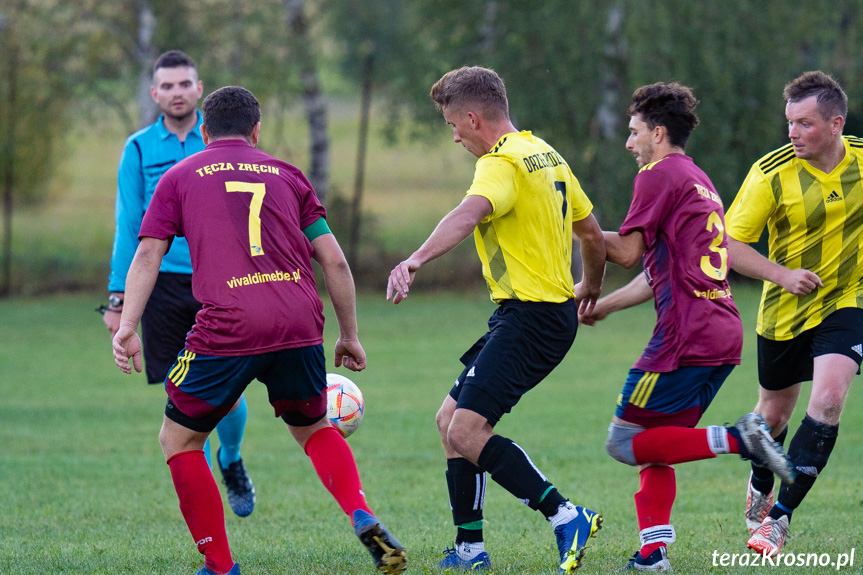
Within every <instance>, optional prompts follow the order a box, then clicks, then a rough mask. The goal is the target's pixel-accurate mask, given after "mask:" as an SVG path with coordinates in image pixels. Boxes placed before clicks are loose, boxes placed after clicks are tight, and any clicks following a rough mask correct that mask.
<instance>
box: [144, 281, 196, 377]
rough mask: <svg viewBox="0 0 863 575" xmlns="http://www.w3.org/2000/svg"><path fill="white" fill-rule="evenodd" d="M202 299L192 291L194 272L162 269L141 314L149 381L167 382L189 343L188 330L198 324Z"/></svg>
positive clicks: (145, 362) (145, 361)
mask: <svg viewBox="0 0 863 575" xmlns="http://www.w3.org/2000/svg"><path fill="white" fill-rule="evenodd" d="M201 307H202V306H201V303H200V302H199V301H198V300H196V299H195V297H194V296H193V295H192V276H191V275H190V274H173V273H165V272H159V277H158V278H157V279H156V285H155V286H153V293H152V294H151V295H150V299H149V301H147V306H146V307H145V308H144V314H143V315H142V316H141V332H142V335H143V338H142V339H143V342H142V343H143V345H144V365H145V367H146V372H147V381H148V382H149V383H163V382H164V381H165V377H166V376H167V375H168V370H169V369H171V366H172V365H174V362H175V361H177V354H179V353H180V352H181V351H183V348H184V347H186V334H187V333H189V331H190V330H191V329H192V326H193V325H194V324H195V314H197V313H198V312H199V311H200V310H201Z"/></svg>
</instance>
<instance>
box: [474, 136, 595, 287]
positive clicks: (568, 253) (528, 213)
mask: <svg viewBox="0 0 863 575" xmlns="http://www.w3.org/2000/svg"><path fill="white" fill-rule="evenodd" d="M467 195H468V196H482V197H484V198H487V199H488V201H489V202H491V205H492V212H491V214H489V216H488V217H487V218H485V219H484V220H483V221H482V222H480V223H479V225H477V227H476V229H475V230H474V240H475V242H476V250H477V253H478V254H479V259H480V260H481V261H482V270H483V275H484V276H485V279H486V282H487V283H488V288H489V292H490V293H491V299H492V300H494V301H495V302H498V303H500V302H501V301H504V300H508V299H512V300H519V301H535V302H554V303H561V302H564V301H567V300H569V299H572V298H573V297H575V294H574V291H573V281H572V270H571V265H572V222H573V221H580V220H582V219H584V218H586V217H587V216H589V215H590V213H591V210H592V209H593V205H592V204H591V203H590V200H588V199H587V196H586V195H585V193H584V191H583V190H582V189H581V185H579V183H578V180H577V179H576V178H575V176H573V175H572V172H571V171H570V169H569V166H568V165H567V163H566V162H565V161H564V159H563V158H562V157H561V156H560V154H558V153H557V152H556V151H555V150H554V148H552V147H551V146H549V145H548V144H546V143H545V142H544V141H542V140H541V139H539V138H537V137H536V136H534V135H533V134H531V133H530V132H529V131H522V132H513V133H510V134H506V135H505V136H502V137H501V138H500V140H498V141H497V143H496V144H495V146H494V147H493V148H492V149H491V151H490V152H489V153H488V154H486V155H484V156H482V157H481V158H480V159H479V160H478V161H477V163H476V172H475V173H474V178H473V183H472V184H471V187H470V189H469V190H468V191H467Z"/></svg>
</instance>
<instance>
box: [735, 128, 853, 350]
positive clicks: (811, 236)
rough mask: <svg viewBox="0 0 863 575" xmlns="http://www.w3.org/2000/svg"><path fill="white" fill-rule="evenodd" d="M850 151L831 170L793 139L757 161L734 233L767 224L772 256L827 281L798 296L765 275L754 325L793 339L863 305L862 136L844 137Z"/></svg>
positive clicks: (754, 232) (753, 232)
mask: <svg viewBox="0 0 863 575" xmlns="http://www.w3.org/2000/svg"><path fill="white" fill-rule="evenodd" d="M842 142H843V143H844V145H845V157H844V158H843V160H842V161H841V162H840V163H839V165H838V166H836V168H834V169H833V171H831V172H830V173H829V174H825V173H824V172H822V171H820V170H818V169H816V168H814V167H813V166H812V165H810V164H809V162H807V161H806V160H802V159H800V158H798V157H797V156H796V155H795V154H794V148H793V147H792V146H791V144H787V145H785V146H783V147H781V148H779V149H778V150H775V151H773V152H771V153H770V154H767V155H766V156H764V157H763V158H761V159H760V160H758V161H757V162H756V163H755V164H754V165H753V166H752V169H751V170H750V171H749V175H748V176H746V180H745V181H744V182H743V185H742V186H741V188H740V191H739V192H738V194H737V198H736V199H735V200H734V203H733V204H731V207H730V208H729V209H728V212H727V213H726V214H725V227H726V230H727V232H728V234H729V235H730V236H731V237H733V238H734V239H736V240H739V241H741V242H746V243H752V242H756V241H758V239H759V238H760V237H761V233H762V231H763V229H764V226H765V225H766V226H767V230H768V243H769V258H770V259H771V260H772V261H774V262H776V263H779V264H781V265H783V266H785V267H788V268H791V269H801V268H802V269H807V270H810V271H812V272H814V273H816V274H818V277H820V278H821V281H822V282H823V284H824V287H823V288H816V289H815V290H814V291H813V292H811V293H809V294H806V295H803V296H796V295H792V294H790V293H788V292H787V291H785V290H783V289H782V288H781V287H779V286H778V285H776V284H774V283H772V282H768V281H765V282H764V291H763V293H762V297H761V306H760V308H759V310H758V324H757V326H756V331H757V332H758V333H759V334H760V335H761V336H763V337H765V338H767V339H772V340H778V341H783V340H789V339H792V338H794V337H796V336H797V335H799V334H800V333H801V332H803V331H805V330H808V329H811V328H813V327H816V326H817V325H818V324H820V323H821V321H822V320H823V319H824V318H825V317H827V316H828V315H829V314H830V313H832V312H833V311H835V310H837V309H840V308H847V307H857V308H863V250H861V248H863V184H861V179H863V139H861V138H857V137H855V136H843V137H842Z"/></svg>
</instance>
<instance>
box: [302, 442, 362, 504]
mask: <svg viewBox="0 0 863 575" xmlns="http://www.w3.org/2000/svg"><path fill="white" fill-rule="evenodd" d="M306 455H308V456H309V459H311V460H312V465H314V466H315V471H317V472H318V477H320V478H321V483H323V484H324V487H326V488H327V489H328V490H329V492H330V493H331V494H332V495H333V497H334V498H335V499H336V502H338V504H339V506H340V507H341V508H342V511H344V512H345V513H347V514H348V517H351V518H353V514H354V511H356V510H357V509H362V510H363V511H366V512H367V513H369V514H371V515H374V513H372V510H371V509H369V506H368V504H367V503H366V496H365V494H364V493H363V486H362V483H361V482H360V472H359V471H358V470H357V464H356V462H355V461H354V454H353V453H352V452H351V448H350V447H349V446H348V442H347V441H345V438H344V437H342V434H341V433H339V432H338V431H336V429H335V428H333V427H326V428H324V429H321V430H318V431H316V432H315V433H314V434H312V436H311V437H310V438H309V439H308V440H307V441H306Z"/></svg>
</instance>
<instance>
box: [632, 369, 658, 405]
mask: <svg viewBox="0 0 863 575" xmlns="http://www.w3.org/2000/svg"><path fill="white" fill-rule="evenodd" d="M658 379H659V373H656V372H652V371H647V372H645V373H644V375H642V376H641V379H639V380H638V383H637V384H636V385H635V389H633V390H632V395H630V396H629V403H631V404H633V405H635V406H637V407H642V408H643V407H645V406H646V405H647V400H648V399H650V394H651V393H653V388H654V387H655V386H656V380H658Z"/></svg>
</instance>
